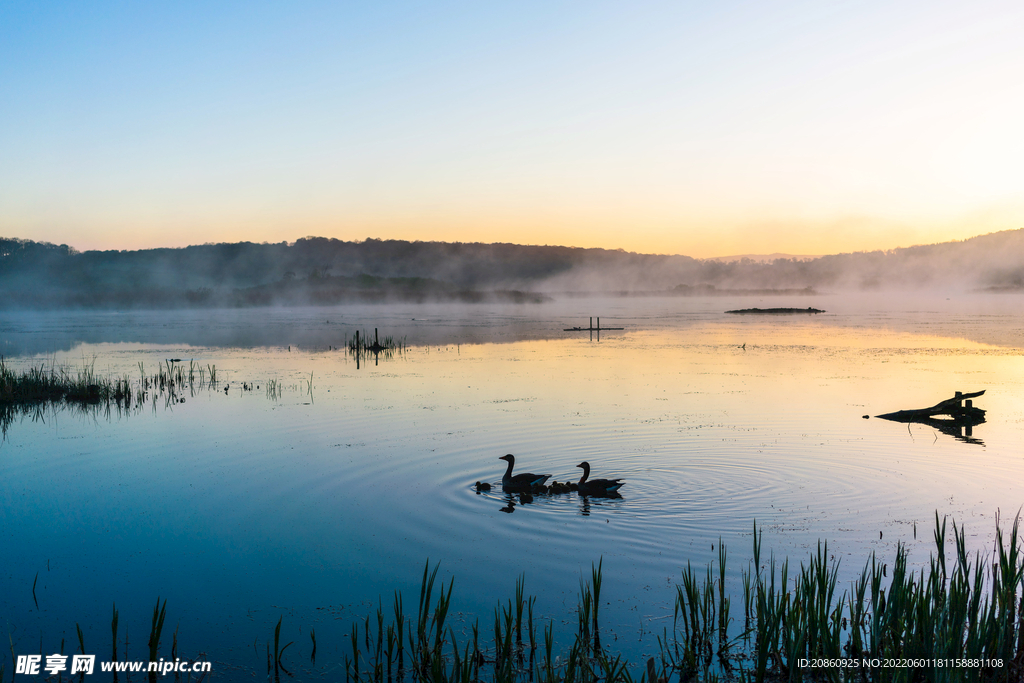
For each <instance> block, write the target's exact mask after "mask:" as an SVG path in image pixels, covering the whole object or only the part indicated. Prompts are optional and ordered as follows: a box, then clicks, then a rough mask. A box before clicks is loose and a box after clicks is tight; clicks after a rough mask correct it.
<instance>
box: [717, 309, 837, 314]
mask: <svg viewBox="0 0 1024 683" xmlns="http://www.w3.org/2000/svg"><path fill="white" fill-rule="evenodd" d="M824 312H825V311H823V310H821V309H820V308H740V309H738V310H735V311H726V313H734V314H736V315H795V314H797V313H824Z"/></svg>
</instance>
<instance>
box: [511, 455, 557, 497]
mask: <svg viewBox="0 0 1024 683" xmlns="http://www.w3.org/2000/svg"><path fill="white" fill-rule="evenodd" d="M498 460H504V461H505V462H507V463H508V469H507V470H505V476H503V477H502V478H501V488H503V489H504V490H506V491H529V490H530V489H532V488H533V487H534V486H540V485H542V484H543V483H544V482H546V481H547V480H548V477H550V476H551V475H550V474H530V473H529V472H524V473H522V474H517V475H515V476H513V475H512V468H513V467H514V466H515V464H516V456H514V455H512V454H511V453H509V454H508V455H503V456H501V457H500V458H498Z"/></svg>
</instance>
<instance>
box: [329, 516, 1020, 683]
mask: <svg viewBox="0 0 1024 683" xmlns="http://www.w3.org/2000/svg"><path fill="white" fill-rule="evenodd" d="M948 528H951V530H952V537H953V544H952V548H951V549H949V548H947V529H948ZM934 537H935V544H936V547H935V550H934V552H933V554H932V555H931V557H930V559H929V562H928V564H927V565H925V566H923V567H921V568H920V569H918V570H913V569H911V568H910V567H909V564H908V556H907V555H908V553H907V549H906V547H905V546H904V545H899V546H898V547H897V549H896V556H895V558H894V559H893V561H892V563H891V565H890V564H889V563H887V562H882V561H880V560H878V559H877V558H876V557H875V556H874V555H872V557H871V558H870V559H869V560H868V561H867V563H866V564H865V566H864V569H863V570H862V571H861V572H860V574H859V576H858V577H857V578H856V579H855V580H854V581H853V582H852V584H851V585H850V588H849V590H841V589H840V586H839V578H838V577H839V563H838V561H835V560H832V559H829V558H830V554H829V550H828V545H827V544H826V543H819V544H818V546H817V548H816V550H815V551H814V552H813V553H812V554H811V556H810V557H809V558H808V559H807V560H806V561H804V562H801V563H800V565H799V567H798V568H794V567H791V564H790V561H789V560H788V559H786V560H781V561H780V560H778V559H777V558H776V557H775V556H774V555H770V556H769V557H768V558H767V559H766V560H765V561H764V563H763V564H762V537H761V533H760V531H759V530H758V529H757V526H756V523H755V526H754V536H753V559H752V560H751V562H750V565H749V567H748V568H747V569H746V570H744V571H743V572H742V573H741V580H742V590H743V595H742V597H743V606H744V611H743V615H742V622H743V623H742V625H741V624H740V623H738V621H737V620H736V619H735V618H734V617H733V614H732V598H731V596H730V595H729V594H728V591H727V589H726V576H727V571H726V561H727V557H728V555H727V552H726V549H725V548H724V547H723V546H722V544H721V542H719V549H718V560H717V562H712V563H711V564H710V565H708V566H707V567H706V568H705V569H704V570H699V571H698V570H695V569H694V568H693V567H691V566H689V565H687V567H686V568H685V569H684V570H683V572H682V575H681V581H680V584H679V585H678V586H677V591H676V599H675V607H674V619H673V625H672V629H671V632H670V631H669V630H668V629H665V632H664V633H663V634H662V636H660V637H659V638H658V639H657V640H658V652H657V654H656V655H655V656H654V657H651V658H650V659H649V660H648V661H647V662H646V666H640V667H638V669H640V670H639V671H638V672H633V671H632V669H631V667H630V665H629V664H628V663H627V662H625V661H624V660H623V659H622V658H621V657H620V656H617V655H613V654H612V653H610V652H608V651H607V649H606V648H602V647H601V644H600V638H599V635H598V634H599V631H598V625H599V618H598V617H599V605H600V597H601V586H602V563H600V562H599V563H598V564H597V565H596V566H593V567H592V568H591V575H590V577H589V580H587V579H586V578H584V577H581V579H580V595H579V602H578V606H577V619H576V633H575V634H573V635H572V636H571V638H570V642H569V645H568V647H567V649H566V650H564V651H563V652H562V653H561V654H559V655H557V656H555V653H554V643H555V634H554V626H553V624H552V623H548V624H547V625H546V626H545V627H544V629H543V644H542V647H541V653H540V657H539V659H538V658H537V657H536V656H535V650H536V649H537V647H538V646H537V643H536V642H535V640H534V636H533V626H532V621H533V603H534V598H527V597H526V596H525V594H524V580H523V577H520V579H519V580H518V581H517V583H516V591H515V598H514V600H513V599H510V600H508V601H507V602H506V603H505V604H501V603H499V604H498V606H497V607H496V608H495V610H494V623H493V632H494V636H493V638H494V639H493V644H492V646H491V647H489V648H481V645H480V642H479V624H478V623H476V624H473V625H472V638H471V639H470V640H466V641H464V642H460V641H459V639H458V638H457V636H456V633H455V630H454V629H453V628H451V627H446V625H445V624H446V618H447V614H448V612H449V610H450V606H451V600H452V585H453V583H454V580H453V581H452V583H449V584H448V587H447V590H445V589H444V587H443V586H442V590H441V592H440V596H439V597H438V599H437V602H436V604H434V603H432V595H433V592H434V584H435V579H436V574H437V567H436V566H435V567H434V568H433V570H432V571H431V570H430V568H429V563H428V565H427V567H425V568H424V574H423V581H422V587H421V589H420V600H419V611H418V614H417V617H416V619H415V622H414V624H415V631H414V629H413V627H412V625H408V636H409V640H408V647H409V651H410V657H409V661H410V663H411V666H409V667H403V660H402V653H403V650H402V647H401V646H400V645H399V647H398V648H397V650H396V647H395V645H396V642H395V633H396V629H397V633H402V628H403V624H405V617H404V613H403V611H402V602H401V595H400V594H397V593H396V595H395V610H394V613H395V621H394V622H393V623H391V624H389V625H387V626H386V627H385V625H384V623H383V618H382V611H381V610H378V619H377V628H376V629H375V630H374V629H371V628H370V621H369V619H367V621H366V623H365V625H364V629H363V632H362V634H363V638H362V639H360V638H358V637H357V634H358V632H359V625H358V624H354V625H353V630H352V634H351V639H352V643H351V644H352V654H351V656H348V657H346V661H345V672H346V680H348V681H367V682H369V683H385V682H387V683H391V682H392V681H393V680H399V681H401V680H404V679H405V678H409V679H410V680H414V681H420V680H423V681H427V680H429V681H445V682H448V681H451V682H456V681H458V682H462V683H469V682H470V681H478V680H493V681H495V682H496V683H514V682H525V681H531V682H532V681H537V682H538V683H555V682H556V681H557V682H559V683H562V682H566V683H594V682H595V681H602V682H603V683H619V682H621V683H631V682H632V681H633V680H634V676H637V675H638V676H639V678H638V679H637V680H639V681H641V682H642V681H647V683H665V682H667V681H668V680H670V679H672V678H675V677H678V680H679V681H681V682H688V681H726V680H734V681H740V682H742V683H748V682H757V683H761V682H762V681H782V680H785V681H803V680H807V681H830V682H836V683H839V682H842V681H908V682H911V681H934V682H936V683H939V682H943V683H944V682H946V681H1020V680H1022V679H1024V548H1022V546H1021V539H1020V535H1019V525H1018V522H1016V521H1015V522H1014V524H1013V527H1012V530H1011V531H1010V533H1009V536H1008V537H1007V536H1005V535H1004V532H1003V530H1002V529H1001V528H999V527H998V524H997V529H996V540H995V544H994V548H993V551H992V553H991V556H986V555H984V554H982V553H976V554H975V555H974V556H973V557H971V556H969V555H968V553H967V551H966V534H965V533H964V530H963V527H962V526H959V527H958V526H957V525H956V523H955V522H953V523H951V524H948V523H947V520H940V519H939V518H938V515H936V520H935V534H934ZM949 550H951V551H952V552H951V556H952V557H951V560H952V561H951V562H949V561H948V560H947V551H949ZM524 610H527V614H528V619H529V633H530V638H529V644H528V645H527V644H524V642H523V638H522V622H523V619H522V617H523V613H524ZM446 628H447V632H445V629H446ZM382 643H383V644H384V647H382ZM842 658H845V659H846V661H847V663H849V662H850V661H856V662H857V663H858V666H857V667H848V666H839V665H834V666H821V665H820V664H821V662H828V661H833V662H835V661H836V660H840V659H842ZM887 660H888V661H894V662H904V663H907V662H909V665H904V666H896V667H892V668H884V667H883V666H882V664H884V663H885V662H886V661H887ZM957 660H960V661H961V662H962V661H964V660H966V661H970V662H973V663H975V664H978V663H980V664H981V666H966V667H965V666H962V665H961V666H957V665H956V662H957ZM638 664H639V663H638Z"/></svg>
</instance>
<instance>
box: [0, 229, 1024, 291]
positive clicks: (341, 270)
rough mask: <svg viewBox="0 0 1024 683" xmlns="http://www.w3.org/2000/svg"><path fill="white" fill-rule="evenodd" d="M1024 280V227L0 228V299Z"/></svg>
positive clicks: (1017, 283)
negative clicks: (696, 252)
mask: <svg viewBox="0 0 1024 683" xmlns="http://www.w3.org/2000/svg"><path fill="white" fill-rule="evenodd" d="M808 288H809V289H810V290H811V291H838V290H863V289H924V288H932V289H943V290H977V289H992V290H1001V291H1005V290H1016V289H1021V290H1022V291H1024V230H1010V231H1005V232H997V233H992V234H988V235H982V236H979V237H974V238H971V239H967V240H963V241H958V242H944V243H941V244H931V245H925V246H916V247H908V248H904V249H893V250H889V251H872V252H857V253H849V254H836V255H832V256H820V257H817V258H805V257H795V258H789V257H785V258H775V259H772V260H770V261H755V260H753V259H740V260H734V261H723V260H719V259H705V260H700V259H694V258H690V257H688V256H679V255H677V256H665V255H655V254H637V253H633V252H626V251H622V250H610V249H580V248H574V247H557V246H555V247H550V246H525V245H516V244H481V243H458V242H456V243H450V242H407V241H402V240H377V239H367V240H364V241H361V242H346V241H342V240H336V239H329V238H323V237H306V238H303V239H300V240H296V241H295V242H294V243H291V244H289V243H286V242H281V243H277V244H266V243H264V244H256V243H252V242H240V243H234V244H204V245H198V246H190V247H185V248H182V249H143V250H138V251H86V252H79V251H77V250H75V249H74V248H72V247H69V246H68V245H53V244H48V243H41V242H32V241H30V240H21V239H0V306H2V307H22V308H51V307H103V308H125V307H178V306H248V305H270V304H286V305H300V304H305V303H344V302H346V301H386V300H401V301H449V300H455V301H496V300H501V301H539V300H542V299H543V295H544V293H559V292H606V293H644V292H645V293H651V292H665V293H666V294H668V293H670V292H674V293H676V294H680V293H686V294H689V295H695V294H697V295H699V294H700V293H701V292H711V291H716V292H717V293H722V291H723V290H745V291H748V292H759V293H761V294H763V293H765V292H768V291H770V290H808Z"/></svg>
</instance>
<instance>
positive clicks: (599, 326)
mask: <svg viewBox="0 0 1024 683" xmlns="http://www.w3.org/2000/svg"><path fill="white" fill-rule="evenodd" d="M597 331H598V332H600V331H601V316H597Z"/></svg>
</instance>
